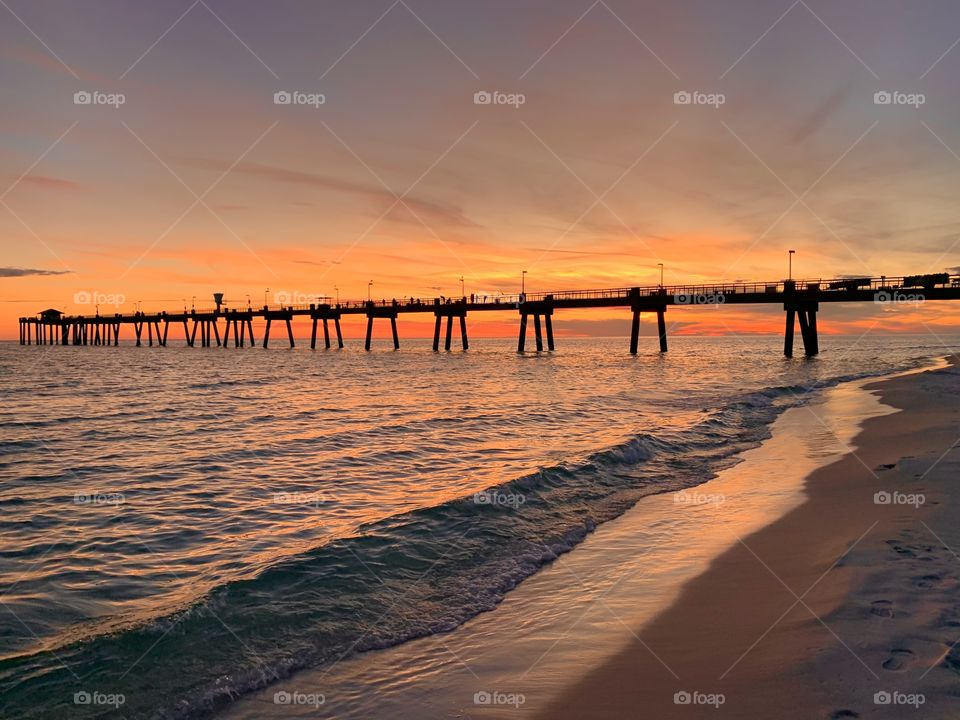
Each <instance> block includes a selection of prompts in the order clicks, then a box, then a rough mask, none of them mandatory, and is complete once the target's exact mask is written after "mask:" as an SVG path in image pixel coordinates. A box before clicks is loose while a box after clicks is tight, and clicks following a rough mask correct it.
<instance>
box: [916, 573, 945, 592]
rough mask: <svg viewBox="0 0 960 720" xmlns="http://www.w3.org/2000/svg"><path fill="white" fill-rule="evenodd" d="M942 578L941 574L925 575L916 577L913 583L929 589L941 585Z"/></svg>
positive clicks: (923, 588)
mask: <svg viewBox="0 0 960 720" xmlns="http://www.w3.org/2000/svg"><path fill="white" fill-rule="evenodd" d="M942 579H943V578H941V577H940V576H939V575H924V576H923V577H919V578H914V581H913V584H914V585H916V586H917V587H918V588H920V589H922V590H929V589H930V588H935V587H937V586H938V585H940V581H941V580H942Z"/></svg>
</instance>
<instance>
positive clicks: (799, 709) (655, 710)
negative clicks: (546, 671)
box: [537, 358, 960, 720]
mask: <svg viewBox="0 0 960 720" xmlns="http://www.w3.org/2000/svg"><path fill="white" fill-rule="evenodd" d="M957 375H958V362H957V359H956V358H953V359H952V363H951V364H950V365H948V367H946V368H942V369H936V370H929V371H926V372H920V373H912V374H905V375H899V376H894V377H892V378H886V379H882V380H879V381H870V382H868V383H866V384H865V386H864V387H865V389H867V390H870V391H871V392H875V393H877V394H878V395H879V396H880V399H881V401H882V402H883V403H884V404H886V405H889V406H891V407H893V408H895V412H892V413H890V414H885V415H881V416H878V417H874V418H871V419H868V420H867V421H865V422H864V423H863V425H862V427H861V429H860V432H859V434H858V435H857V436H856V438H855V441H854V444H855V449H854V450H853V451H852V452H850V453H848V454H846V455H844V456H843V457H842V458H840V459H839V460H837V461H835V462H833V463H831V464H829V465H827V466H825V467H822V468H820V469H818V470H816V471H814V472H813V473H812V474H810V475H809V476H808V477H807V479H806V481H805V490H806V499H805V501H804V502H803V503H802V504H801V505H800V506H799V507H797V508H795V509H793V510H791V511H790V512H788V513H787V514H786V515H784V516H783V517H781V518H779V519H778V520H776V521H775V522H773V523H772V524H769V525H766V526H765V527H763V528H762V529H760V530H758V531H756V532H754V533H753V534H751V535H748V536H746V537H737V538H735V541H736V542H735V544H734V545H733V547H732V548H730V549H728V550H726V551H724V552H723V553H721V554H720V555H719V556H718V557H717V558H716V559H715V560H714V561H713V562H712V563H711V564H710V566H709V568H708V569H707V570H706V571H705V572H704V573H702V574H701V575H699V576H697V577H696V578H695V579H693V580H692V581H690V582H689V583H688V584H686V585H685V586H684V587H683V589H682V591H681V593H680V595H679V597H678V598H677V600H676V602H674V603H673V604H672V605H671V606H670V607H668V608H667V609H666V610H664V611H663V612H662V613H660V614H659V615H658V616H657V617H656V618H655V619H653V621H652V622H650V623H648V624H646V625H645V626H643V628H642V629H641V630H640V631H639V632H638V633H637V634H635V635H634V638H633V639H631V641H630V642H629V643H628V645H627V646H626V647H625V649H623V650H621V651H620V652H619V653H617V654H615V655H614V656H613V657H611V658H610V659H609V660H608V661H606V662H604V663H603V664H601V665H600V666H599V667H595V668H592V669H590V670H589V671H588V672H587V673H586V674H585V675H583V676H582V677H581V678H580V679H579V680H578V681H577V682H575V683H574V684H572V685H570V686H569V687H567V688H566V689H565V690H564V691H563V692H562V693H561V694H560V695H559V696H558V697H555V698H553V700H552V701H551V702H550V703H549V705H548V706H547V708H546V710H545V711H544V712H542V713H539V714H538V715H537V717H541V718H551V719H553V718H560V719H563V718H571V719H573V718H583V717H591V718H607V717H609V718H614V717H624V716H628V715H632V714H634V713H635V712H636V710H637V709H638V708H643V709H644V712H646V713H649V714H650V715H651V716H653V717H658V718H674V717H677V718H680V717H683V718H689V717H715V718H742V717H748V716H756V717H777V718H797V719H798V720H801V719H803V720H807V719H809V718H831V719H841V718H857V717H864V716H869V717H898V715H897V713H903V712H904V711H905V708H904V707H902V705H904V704H907V702H906V701H907V700H909V699H912V700H913V701H914V705H913V706H910V707H909V708H907V709H908V710H913V709H914V706H916V705H917V704H918V702H917V700H918V699H919V696H920V695H922V696H923V699H924V703H923V713H924V714H923V717H944V718H946V717H955V716H956V713H957V709H958V707H960V701H958V700H957V699H956V697H955V696H954V695H955V691H954V690H953V688H952V686H951V681H954V682H953V684H954V685H955V680H956V670H955V669H951V666H952V667H953V668H960V651H956V650H954V651H952V654H951V650H952V648H951V646H952V644H953V642H955V641H956V640H957V639H958V638H960V630H958V628H960V612H958V610H960V608H958V607H957V606H956V605H955V604H953V603H951V598H950V591H951V590H952V589H953V588H954V587H955V586H956V585H957V584H958V579H957V577H958V574H960V558H958V557H957V556H955V555H954V553H953V550H951V549H950V548H960V531H957V530H954V529H953V528H956V527H957V526H958V524H960V523H958V522H957V520H958V518H957V517H956V515H957V511H951V510H950V508H949V507H948V504H947V502H946V500H947V497H948V493H949V491H950V487H949V482H950V479H951V476H954V477H955V476H956V475H957V468H958V467H960V462H958V458H960V451H958V450H957V448H956V444H957V438H958V437H960V409H958V408H960V397H958V393H960V380H958V377H957ZM877 492H887V493H894V492H897V493H900V494H901V495H900V496H897V499H895V500H894V501H893V503H891V504H877V503H876V502H875V498H874V494H875V493H877ZM918 495H919V496H923V499H924V502H923V503H919V504H917V503H915V504H917V506H916V507H914V506H913V505H907V504H903V503H902V502H901V499H902V498H909V497H910V496H918ZM951 512H952V513H953V514H952V515H951ZM951 562H952V563H953V565H952V566H951ZM954 616H956V617H954ZM945 657H946V660H945ZM945 663H946V665H945ZM924 691H925V692H924ZM676 693H682V694H683V695H677V696H675V694H676ZM877 693H886V694H887V695H886V696H883V695H881V696H879V697H878V698H877V700H878V701H879V703H880V704H877V703H876V702H874V700H875V695H876V694H877ZM885 698H889V699H890V704H886V705H885V704H883V700H884V699H885ZM685 700H689V701H690V702H689V703H685V702H684V701H685ZM932 713H935V714H932ZM901 716H902V715H901Z"/></svg>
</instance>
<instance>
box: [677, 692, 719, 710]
mask: <svg viewBox="0 0 960 720" xmlns="http://www.w3.org/2000/svg"><path fill="white" fill-rule="evenodd" d="M726 701H727V698H726V697H725V696H724V694H723V693H704V692H698V691H696V690H690V691H687V690H680V691H679V692H675V693H674V694H673V704H674V705H710V706H712V707H714V708H718V707H720V706H721V705H723V704H724V703H725V702H726Z"/></svg>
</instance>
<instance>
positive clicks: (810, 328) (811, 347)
mask: <svg viewBox="0 0 960 720" xmlns="http://www.w3.org/2000/svg"><path fill="white" fill-rule="evenodd" d="M819 309H820V308H819V303H816V302H806V303H803V302H800V303H796V302H795V303H786V304H785V305H784V310H785V311H786V314H787V322H786V328H785V330H784V335H783V354H784V355H785V356H786V357H793V338H794V330H795V326H796V324H797V322H799V324H800V338H801V340H802V341H803V352H804V355H806V356H807V357H812V356H814V355H818V354H819V353H820V339H819V337H818V335H817V312H818V310H819Z"/></svg>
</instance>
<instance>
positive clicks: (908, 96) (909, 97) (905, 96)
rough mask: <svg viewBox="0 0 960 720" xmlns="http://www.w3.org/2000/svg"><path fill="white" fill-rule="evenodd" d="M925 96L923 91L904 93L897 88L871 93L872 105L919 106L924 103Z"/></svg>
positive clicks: (925, 100)
mask: <svg viewBox="0 0 960 720" xmlns="http://www.w3.org/2000/svg"><path fill="white" fill-rule="evenodd" d="M926 102H927V96H926V95H924V94H923V93H905V92H899V91H897V90H879V91H877V92H875V93H874V94H873V104H874V105H909V106H910V107H913V108H919V107H920V106H921V105H925V104H926Z"/></svg>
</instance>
